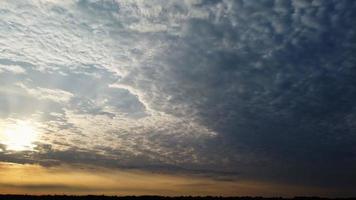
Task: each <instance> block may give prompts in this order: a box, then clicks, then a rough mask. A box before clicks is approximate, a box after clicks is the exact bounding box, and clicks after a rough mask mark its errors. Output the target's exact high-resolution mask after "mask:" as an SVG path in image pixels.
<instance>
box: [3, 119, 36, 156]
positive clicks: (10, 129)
mask: <svg viewBox="0 0 356 200" xmlns="http://www.w3.org/2000/svg"><path fill="white" fill-rule="evenodd" d="M37 137H38V134H37V131H36V129H35V127H34V126H33V125H31V123H29V122H26V121H19V122H16V123H14V124H8V125H5V126H4V127H3V128H2V129H1V132H0V143H2V144H4V145H6V149H7V150H13V151H25V150H31V149H33V147H34V144H33V142H35V141H36V140H37Z"/></svg>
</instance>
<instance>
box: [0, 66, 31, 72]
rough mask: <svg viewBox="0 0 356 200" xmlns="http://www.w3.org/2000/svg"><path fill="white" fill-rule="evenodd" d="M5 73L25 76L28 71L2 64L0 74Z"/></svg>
mask: <svg viewBox="0 0 356 200" xmlns="http://www.w3.org/2000/svg"><path fill="white" fill-rule="evenodd" d="M3 71H7V72H11V73H14V74H25V73H26V70H25V69H24V68H23V67H21V66H18V65H1V64H0V73H1V72H3Z"/></svg>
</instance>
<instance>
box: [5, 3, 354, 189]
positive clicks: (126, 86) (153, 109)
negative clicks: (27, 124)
mask: <svg viewBox="0 0 356 200" xmlns="http://www.w3.org/2000/svg"><path fill="white" fill-rule="evenodd" d="M18 4H22V3H21V2H4V3H2V5H3V6H2V9H3V10H4V13H6V14H4V17H3V18H2V20H0V27H1V29H0V43H1V44H2V48H3V52H2V54H1V56H0V63H1V65H0V66H18V67H19V68H18V69H17V70H15V71H17V74H16V73H11V74H7V76H6V78H5V75H3V73H0V76H1V80H0V82H1V83H2V84H3V86H2V87H1V88H0V89H1V90H0V93H1V94H2V95H1V98H0V100H1V102H3V103H2V104H1V105H2V106H0V109H1V116H3V118H8V117H14V115H16V116H15V117H19V116H21V117H24V116H27V117H33V116H40V117H38V118H36V119H37V120H39V121H40V123H41V124H42V126H41V130H42V131H43V136H42V141H40V143H43V144H47V145H50V147H51V149H50V150H48V149H47V150H46V151H44V152H43V154H41V156H40V157H38V155H37V156H35V159H30V160H31V162H36V159H38V160H37V161H39V160H42V159H43V160H53V161H56V162H65V161H66V160H68V159H69V161H68V162H74V161H80V162H83V163H91V162H95V161H94V160H95V159H98V160H101V159H100V158H102V159H103V163H104V164H103V165H114V166H125V165H127V166H135V167H139V166H142V167H143V168H144V167H145V166H147V165H151V164H152V165H153V164H154V165H159V166H169V167H167V168H170V166H175V167H178V168H180V167H181V168H186V169H190V170H201V171H205V170H208V171H209V170H210V171H213V170H214V169H216V168H220V169H222V171H226V172H233V173H235V174H239V176H240V177H243V178H250V179H263V180H269V181H271V180H275V181H280V182H285V183H298V184H299V183H300V184H306V183H311V184H315V185H324V184H326V182H327V183H329V184H331V185H333V186H335V187H336V186H341V185H344V186H345V185H352V184H354V180H356V179H355V175H354V173H352V168H353V167H355V166H356V155H355V153H354V152H355V148H354V146H355V144H356V137H355V134H354V132H355V131H354V130H355V103H354V99H355V98H356V96H355V90H356V87H354V85H355V81H354V80H356V77H355V64H354V63H355V58H354V56H353V55H354V54H355V53H356V52H355V45H354V40H355V31H354V29H355V25H354V23H353V21H354V20H355V18H356V16H355V12H354V9H355V6H356V4H355V3H354V2H352V1H348V0H338V1H336V0H335V1H334V0H330V1H320V0H313V1H302V0H298V1H283V0H282V1H281V0H266V1H245V0H236V1H229V0H222V1H178V0H177V1H174V0H173V1H169V2H166V1H160V0H152V1H96V0H80V1H66V2H65V3H64V2H54V1H35V2H32V3H28V5H27V7H24V6H18ZM19 7H21V9H22V10H21V11H23V12H19V11H18V10H17V9H18V8H19ZM34 11H35V12H34ZM24 18H25V19H27V20H22V19H24ZM24 33H26V37H25V36H24V35H25V34H24ZM2 38H3V39H2ZM18 38H21V40H19V39H18ZM19 41H21V42H19ZM9 69H10V68H9V67H7V68H6V69H5V68H1V67H0V70H3V71H9ZM12 69H14V68H12ZM19 69H24V72H26V73H21V74H19V71H21V70H19ZM18 75H21V77H20V76H18ZM15 83H21V84H20V85H18V84H17V85H16V84H15ZM20 86H21V87H20ZM25 94H27V95H25ZM21 102H25V103H24V104H25V105H24V104H23V103H21ZM9 108H11V109H9ZM15 111H16V112H15ZM20 111H21V112H20ZM25 111H26V112H25ZM3 113H5V114H3ZM15 113H17V114H15ZM40 143H39V144H38V148H40V147H41V145H40ZM42 150H43V149H42ZM42 150H41V151H42ZM3 151H4V150H3ZM24 155H27V154H26V153H24ZM31 155H34V154H31ZM72 155H76V156H74V157H75V159H74V160H70V156H72ZM2 156H4V157H2V159H3V160H13V162H15V161H16V159H15V154H12V153H9V152H6V153H2ZM26 158H27V157H26ZM93 158H95V159H93ZM104 161H105V162H104ZM329 161H330V162H331V164H330V163H329ZM16 162H25V161H24V160H21V161H16ZM147 163H149V164H147ZM327 163H328V165H329V166H330V167H327V166H326V165H327ZM120 164H121V165H120ZM291 171H293V173H290V172H291ZM306 171H308V172H306ZM327 180H329V181H327ZM330 180H332V181H330Z"/></svg>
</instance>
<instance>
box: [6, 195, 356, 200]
mask: <svg viewBox="0 0 356 200" xmlns="http://www.w3.org/2000/svg"><path fill="white" fill-rule="evenodd" d="M57 199H58V200H69V199H74V200H83V199H89V200H215V199H216V200H275V199H276V200H314V199H315V200H323V199H326V200H351V199H355V200H356V198H320V197H294V198H281V197H275V198H263V197H210V196H208V197H189V196H187V197H162V196H122V197H118V196H66V195H55V196H53V195H50V196H47V195H46V196H30V195H0V200H57Z"/></svg>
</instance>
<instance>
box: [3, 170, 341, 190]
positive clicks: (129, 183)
mask: <svg viewBox="0 0 356 200" xmlns="http://www.w3.org/2000/svg"><path fill="white" fill-rule="evenodd" d="M333 192H335V191H330V190H328V191H326V190H322V189H318V188H308V189H307V188H305V187H297V186H282V185H276V184H269V183H262V182H252V181H222V180H220V181H219V180H214V179H211V178H207V177H199V176H188V175H183V174H177V175H172V174H160V173H149V172H143V171H137V170H118V169H104V168H95V167H85V166H78V165H76V166H64V165H63V166H57V167H49V168H48V167H42V166H39V165H30V164H25V165H22V164H13V163H0V193H2V194H79V195H80V194H82V195H87V194H97V195H102V194H105V195H168V196H176V195H222V196H236V195H237V196H245V195H252V196H294V195H295V194H298V195H335V193H334V194H333ZM336 195H337V194H336Z"/></svg>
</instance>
